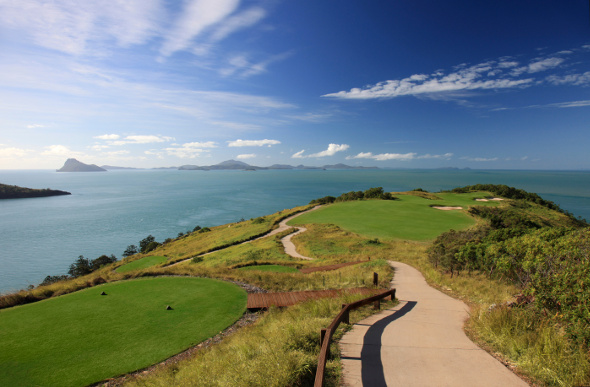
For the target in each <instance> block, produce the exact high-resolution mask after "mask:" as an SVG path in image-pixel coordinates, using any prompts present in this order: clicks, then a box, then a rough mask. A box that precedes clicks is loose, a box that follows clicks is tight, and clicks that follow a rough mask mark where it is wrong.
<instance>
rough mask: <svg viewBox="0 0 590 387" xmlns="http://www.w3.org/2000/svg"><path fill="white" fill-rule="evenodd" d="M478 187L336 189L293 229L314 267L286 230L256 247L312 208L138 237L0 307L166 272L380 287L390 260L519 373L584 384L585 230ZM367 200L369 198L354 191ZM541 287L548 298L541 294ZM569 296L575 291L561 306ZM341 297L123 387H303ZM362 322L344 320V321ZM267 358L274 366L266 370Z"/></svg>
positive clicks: (261, 282) (334, 380)
mask: <svg viewBox="0 0 590 387" xmlns="http://www.w3.org/2000/svg"><path fill="white" fill-rule="evenodd" d="M487 189H488V190H487V191H474V190H473V189H471V188H465V189H462V190H457V191H456V192H448V193H444V192H441V193H435V194H431V193H427V192H423V191H412V192H406V193H396V194H395V198H393V197H391V195H385V196H387V197H388V200H380V199H365V200H358V199H354V198H355V197H358V196H359V193H354V192H353V193H349V194H343V195H342V196H341V197H340V198H341V200H342V201H340V202H338V201H336V198H332V199H334V201H335V202H334V203H333V204H325V205H324V206H323V207H322V208H321V209H319V210H316V211H313V212H310V213H307V214H304V215H301V216H300V217H298V218H295V219H294V220H293V221H292V223H293V224H297V225H305V227H306V228H307V231H306V232H304V233H302V234H300V235H298V236H296V237H294V238H293V242H294V243H295V245H296V246H297V251H298V252H299V253H300V254H303V255H305V256H308V257H313V258H314V260H313V261H302V260H298V259H295V258H293V257H291V256H288V255H286V254H285V253H284V250H283V245H282V244H281V242H280V238H281V237H283V236H285V235H287V234H289V233H290V232H291V231H290V230H286V231H284V232H281V233H279V234H277V235H276V236H272V237H264V238H260V239H257V237H259V236H261V235H263V234H265V233H266V232H268V231H270V230H271V229H273V228H275V227H276V226H277V224H278V223H279V222H280V221H281V220H282V219H286V218H287V217H289V216H291V215H293V214H297V213H299V212H301V211H304V210H306V209H309V208H311V207H312V206H313V205H308V206H302V207H298V208H294V209H291V210H285V211H281V212H279V213H275V214H271V215H267V216H264V217H260V218H255V219H250V220H244V221H241V222H237V223H231V224H226V225H221V226H216V227H211V228H208V227H203V228H201V227H198V226H197V227H195V228H194V229H193V230H192V231H188V232H186V233H181V234H179V235H178V236H177V237H176V238H169V239H167V240H166V241H163V242H161V243H160V242H156V241H154V240H153V238H151V239H150V238H146V239H144V240H142V241H140V243H139V245H140V247H139V248H137V247H135V246H133V247H135V249H129V248H128V250H129V253H130V254H129V256H128V257H127V258H124V259H122V260H121V261H118V262H115V263H112V264H108V265H106V266H103V267H99V268H96V269H95V270H94V271H93V272H91V273H90V274H88V275H84V276H79V277H76V278H68V277H67V276H63V277H59V276H56V277H55V278H51V279H49V280H48V281H47V282H46V285H43V286H38V287H37V288H35V289H32V290H29V291H23V292H21V293H18V294H14V295H8V296H4V297H0V307H3V308H6V307H9V306H12V305H16V304H24V303H31V302H34V301H36V300H40V299H45V298H55V297H56V296H58V295H61V294H65V293H70V292H74V291H77V290H80V289H84V288H88V287H93V286H95V285H97V284H101V283H103V282H107V283H117V282H120V281H121V280H129V279H133V278H139V277H160V276H170V275H172V276H178V275H180V276H195V277H203V278H215V279H222V280H226V281H232V282H234V283H239V284H248V285H247V286H248V289H249V291H253V289H263V290H265V291H301V290H322V289H348V288H355V287H362V286H367V285H369V284H371V282H372V277H373V273H378V275H379V286H380V287H386V286H388V284H389V281H390V279H391V278H392V276H393V272H392V269H391V268H390V266H389V265H388V264H387V260H391V259H395V260H399V261H403V262H406V263H409V264H411V265H412V266H414V267H417V268H419V269H420V270H421V271H422V272H423V273H424V274H425V277H426V278H427V280H428V281H429V282H431V283H432V284H434V285H436V286H439V287H440V288H441V289H443V290H445V291H446V292H448V293H451V294H452V295H454V296H455V297H460V298H463V299H465V300H467V301H469V302H470V303H471V305H472V308H473V312H472V318H471V320H470V321H469V323H468V324H469V329H470V332H471V334H472V336H473V338H474V339H475V340H479V343H480V344H481V345H483V346H489V347H490V348H492V349H493V351H494V352H497V353H500V354H502V355H501V356H503V358H504V359H506V361H507V362H509V363H510V364H513V365H514V367H516V368H517V369H518V370H519V372H521V373H523V374H525V375H527V376H528V377H530V378H532V379H533V380H535V381H536V382H537V383H538V384H539V385H575V384H576V383H577V384H587V382H588V381H590V376H589V372H590V362H589V360H588V355H587V349H588V339H589V338H588V335H587V334H586V333H585V332H588V331H590V329H589V328H590V323H589V321H590V319H588V316H586V315H584V313H587V310H588V300H589V299H590V294H588V293H589V292H590V290H589V289H588V287H585V285H583V284H587V283H588V282H590V279H588V278H587V276H588V274H587V273H588V272H590V271H589V270H590V267H587V266H588V265H589V263H588V262H589V259H588V254H589V252H588V249H587V248H586V247H584V246H588V245H589V244H590V243H589V240H590V235H589V234H588V229H587V224H585V223H583V222H581V221H579V220H576V219H575V218H573V216H571V214H567V213H564V212H562V211H560V210H559V207H557V206H555V205H554V204H553V203H551V202H547V201H540V200H537V198H536V197H535V196H531V195H524V196H523V195H516V194H514V191H510V190H508V191H503V192H505V193H506V195H507V196H514V198H509V197H500V196H499V195H497V194H495V192H496V191H497V187H496V186H487ZM373 192H378V189H371V190H367V191H366V192H365V193H362V192H361V193H360V194H363V195H365V194H367V196H370V195H369V194H370V193H373ZM379 192H381V191H379ZM521 196H522V197H521ZM323 199H325V198H323ZM392 199H397V200H392ZM484 200H487V201H484ZM443 209H444V210H443ZM426 225H428V228H427V227H425V226H426ZM404 228H405V230H404ZM244 241H249V242H247V243H242V242H244ZM130 247H132V246H130ZM137 250H141V251H142V252H137ZM208 252H209V254H206V253H208ZM562 252H563V254H565V255H563V254H562ZM369 257H370V259H371V260H370V261H367V258H369ZM359 261H363V263H362V264H357V265H352V266H347V267H344V268H341V269H338V270H333V271H324V272H321V271H320V272H316V273H312V274H304V273H302V272H300V271H299V270H298V269H302V268H317V267H322V266H329V265H334V264H339V263H346V262H359ZM93 262H94V261H93ZM134 262H135V263H136V264H133V265H130V263H134ZM175 263H176V264H175ZM123 266H125V268H122V267H123ZM117 268H122V269H121V270H114V269H117ZM562 270H563V271H562ZM546 273H550V275H546ZM584 273H586V274H584ZM54 280H55V281H54ZM551 281H553V282H551ZM556 281H557V282H556ZM580 284H582V285H580ZM553 288H555V289H559V291H558V292H557V291H556V292H547V289H553ZM569 288H571V289H576V292H575V293H573V297H569V296H571V295H572V292H568V289H569ZM258 291H260V290H258ZM531 296H532V297H531ZM568 297H569V298H568ZM58 298H59V297H58ZM352 299H354V297H352V296H343V297H339V298H334V299H332V300H322V301H318V302H311V303H306V304H303V305H298V306H293V307H289V308H287V309H284V310H279V309H276V310H274V309H273V310H270V311H269V312H266V313H264V314H261V315H259V316H258V317H257V318H258V321H257V322H256V323H255V324H253V325H252V326H250V327H248V328H247V329H240V330H238V331H236V332H235V333H234V334H233V335H232V336H231V337H228V338H226V339H224V340H223V341H222V342H221V343H220V344H217V345H215V346H212V347H211V348H210V350H207V351H200V352H197V353H198V356H188V357H186V359H185V360H178V361H173V362H171V363H170V364H169V365H167V366H162V367H159V368H158V369H157V370H155V371H150V372H146V373H143V374H142V375H138V376H134V377H129V378H128V379H127V380H126V381H125V383H126V384H130V385H169V384H199V383H200V382H202V383H206V381H208V380H215V381H217V382H218V383H219V384H220V385H223V384H227V385H244V384H245V385H256V381H258V382H259V381H260V380H265V381H268V383H269V384H272V385H279V386H280V385H307V384H309V380H312V378H313V373H314V371H315V368H314V367H315V364H316V363H315V362H316V358H317V350H318V342H319V331H320V328H324V327H325V326H326V325H327V323H329V321H331V319H332V318H333V317H334V316H335V314H336V313H337V312H338V310H339V309H340V306H341V304H342V303H344V302H350V300H352ZM523 300H524V301H523ZM498 305H501V307H498ZM514 305H517V306H514ZM359 313H361V314H363V313H364V314H367V313H370V311H361V312H359ZM361 314H357V315H354V316H351V319H352V321H355V320H356V319H358V318H360V317H361ZM525 339H526V340H525ZM502 342H505V344H502ZM547 343H551V348H549V347H547V346H546V345H548V344H547ZM514 348H517V349H518V351H516V352H515V351H513V349H514ZM88 351H92V349H91V348H90V349H88ZM333 353H334V354H335V359H334V360H332V361H331V362H330V363H329V365H328V385H334V386H335V385H338V383H339V366H338V355H337V354H338V351H337V348H336V347H334V350H333ZM245 358H247V359H248V361H247V362H244V361H243V359H245ZM156 361H157V360H154V362H156ZM269 362H272V364H273V367H268V366H267V365H268V364H269ZM72 366H75V365H72ZM547 370H549V371H547Z"/></svg>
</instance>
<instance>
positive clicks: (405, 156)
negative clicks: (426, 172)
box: [347, 152, 417, 161]
mask: <svg viewBox="0 0 590 387" xmlns="http://www.w3.org/2000/svg"><path fill="white" fill-rule="evenodd" d="M416 155H417V154H416V153H381V154H378V155H374V154H373V153H371V152H361V153H359V154H357V155H356V156H349V157H347V159H349V160H350V159H372V160H377V161H386V160H398V161H408V160H413V159H415V158H416Z"/></svg>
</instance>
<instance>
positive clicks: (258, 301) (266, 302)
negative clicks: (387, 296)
mask: <svg viewBox="0 0 590 387" xmlns="http://www.w3.org/2000/svg"><path fill="white" fill-rule="evenodd" d="M379 292H383V289H368V288H352V289H334V290H306V291H301V292H284V293H249V294H248V304H247V307H248V309H267V308H269V307H271V306H273V305H274V306H290V305H295V304H297V303H299V302H304V301H307V300H314V299H318V298H325V297H337V296H339V295H341V294H343V293H350V294H366V295H372V294H377V293H379Z"/></svg>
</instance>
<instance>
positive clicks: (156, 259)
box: [115, 255, 168, 273]
mask: <svg viewBox="0 0 590 387" xmlns="http://www.w3.org/2000/svg"><path fill="white" fill-rule="evenodd" d="M167 260H168V258H166V257H162V256H160V255H152V256H149V257H143V258H141V259H138V260H136V261H132V262H129V263H127V264H125V265H123V266H119V267H118V268H117V269H116V270H115V271H116V272H117V273H128V272H130V271H133V270H142V269H147V268H148V267H152V266H155V265H157V264H159V263H163V262H166V261H167Z"/></svg>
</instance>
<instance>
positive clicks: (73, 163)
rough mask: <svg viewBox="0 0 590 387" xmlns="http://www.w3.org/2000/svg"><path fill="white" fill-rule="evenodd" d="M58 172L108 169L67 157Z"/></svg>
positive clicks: (101, 170)
mask: <svg viewBox="0 0 590 387" xmlns="http://www.w3.org/2000/svg"><path fill="white" fill-rule="evenodd" d="M57 172H106V169H104V168H101V167H99V166H98V165H94V164H84V163H82V162H80V161H78V160H76V159H67V160H66V162H65V163H64V166H63V167H61V168H60V169H58V170H57Z"/></svg>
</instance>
